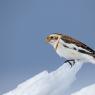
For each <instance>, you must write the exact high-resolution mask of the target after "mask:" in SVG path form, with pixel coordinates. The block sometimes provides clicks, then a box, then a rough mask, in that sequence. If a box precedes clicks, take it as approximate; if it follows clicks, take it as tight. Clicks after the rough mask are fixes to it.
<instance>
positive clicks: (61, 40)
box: [46, 33, 95, 67]
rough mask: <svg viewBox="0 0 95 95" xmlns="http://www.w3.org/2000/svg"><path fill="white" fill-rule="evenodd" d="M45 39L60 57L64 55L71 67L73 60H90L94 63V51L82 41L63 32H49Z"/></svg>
mask: <svg viewBox="0 0 95 95" xmlns="http://www.w3.org/2000/svg"><path fill="white" fill-rule="evenodd" d="M46 41H47V42H48V43H49V44H51V45H52V46H53V48H54V49H55V51H56V52H57V54H58V55H59V56H60V57H64V58H66V59H67V60H66V61H65V63H66V62H69V64H70V65H71V67H72V66H73V65H74V63H75V61H79V60H81V61H83V62H91V63H94V64H95V51H94V50H93V49H91V48H90V47H88V46H87V45H85V44H84V43H82V42H80V41H78V40H76V39H74V38H72V37H70V36H67V35H63V34H58V33H55V34H51V35H48V36H47V37H46Z"/></svg>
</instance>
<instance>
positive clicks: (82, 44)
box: [61, 35, 95, 56]
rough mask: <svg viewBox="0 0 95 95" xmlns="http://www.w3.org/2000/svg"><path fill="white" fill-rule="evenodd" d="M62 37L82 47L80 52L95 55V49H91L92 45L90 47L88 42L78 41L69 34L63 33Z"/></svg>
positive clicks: (69, 42)
mask: <svg viewBox="0 0 95 95" xmlns="http://www.w3.org/2000/svg"><path fill="white" fill-rule="evenodd" d="M61 39H62V40H63V41H64V42H65V43H68V44H74V45H76V46H77V47H80V48H81V49H79V50H78V51H79V52H81V53H85V54H89V55H92V56H95V51H94V50H93V49H91V48H90V47H88V46H87V45H86V44H84V43H82V42H80V41H78V40H76V39H74V38H72V37H70V36H67V35H63V36H62V37H61Z"/></svg>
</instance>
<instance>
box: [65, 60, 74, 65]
mask: <svg viewBox="0 0 95 95" xmlns="http://www.w3.org/2000/svg"><path fill="white" fill-rule="evenodd" d="M66 62H68V63H69V64H70V66H71V67H72V66H73V65H74V64H75V60H74V59H72V60H66V61H65V62H64V63H66Z"/></svg>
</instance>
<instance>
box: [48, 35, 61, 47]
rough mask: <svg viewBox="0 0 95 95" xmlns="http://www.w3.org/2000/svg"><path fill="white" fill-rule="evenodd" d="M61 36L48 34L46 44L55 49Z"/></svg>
mask: <svg viewBox="0 0 95 95" xmlns="http://www.w3.org/2000/svg"><path fill="white" fill-rule="evenodd" d="M61 36H62V35H61V34H57V33H54V34H50V35H48V36H47V37H46V42H47V43H49V44H51V45H52V46H53V47H54V48H55V47H56V45H57V43H58V42H59V40H60V38H61Z"/></svg>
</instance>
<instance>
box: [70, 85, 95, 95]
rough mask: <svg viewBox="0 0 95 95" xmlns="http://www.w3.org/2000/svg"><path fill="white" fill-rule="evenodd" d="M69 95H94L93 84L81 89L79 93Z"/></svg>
mask: <svg viewBox="0 0 95 95" xmlns="http://www.w3.org/2000/svg"><path fill="white" fill-rule="evenodd" d="M71 95H95V84H93V85H91V86H88V87H85V88H82V89H81V90H80V91H78V92H76V93H73V94H71Z"/></svg>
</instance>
